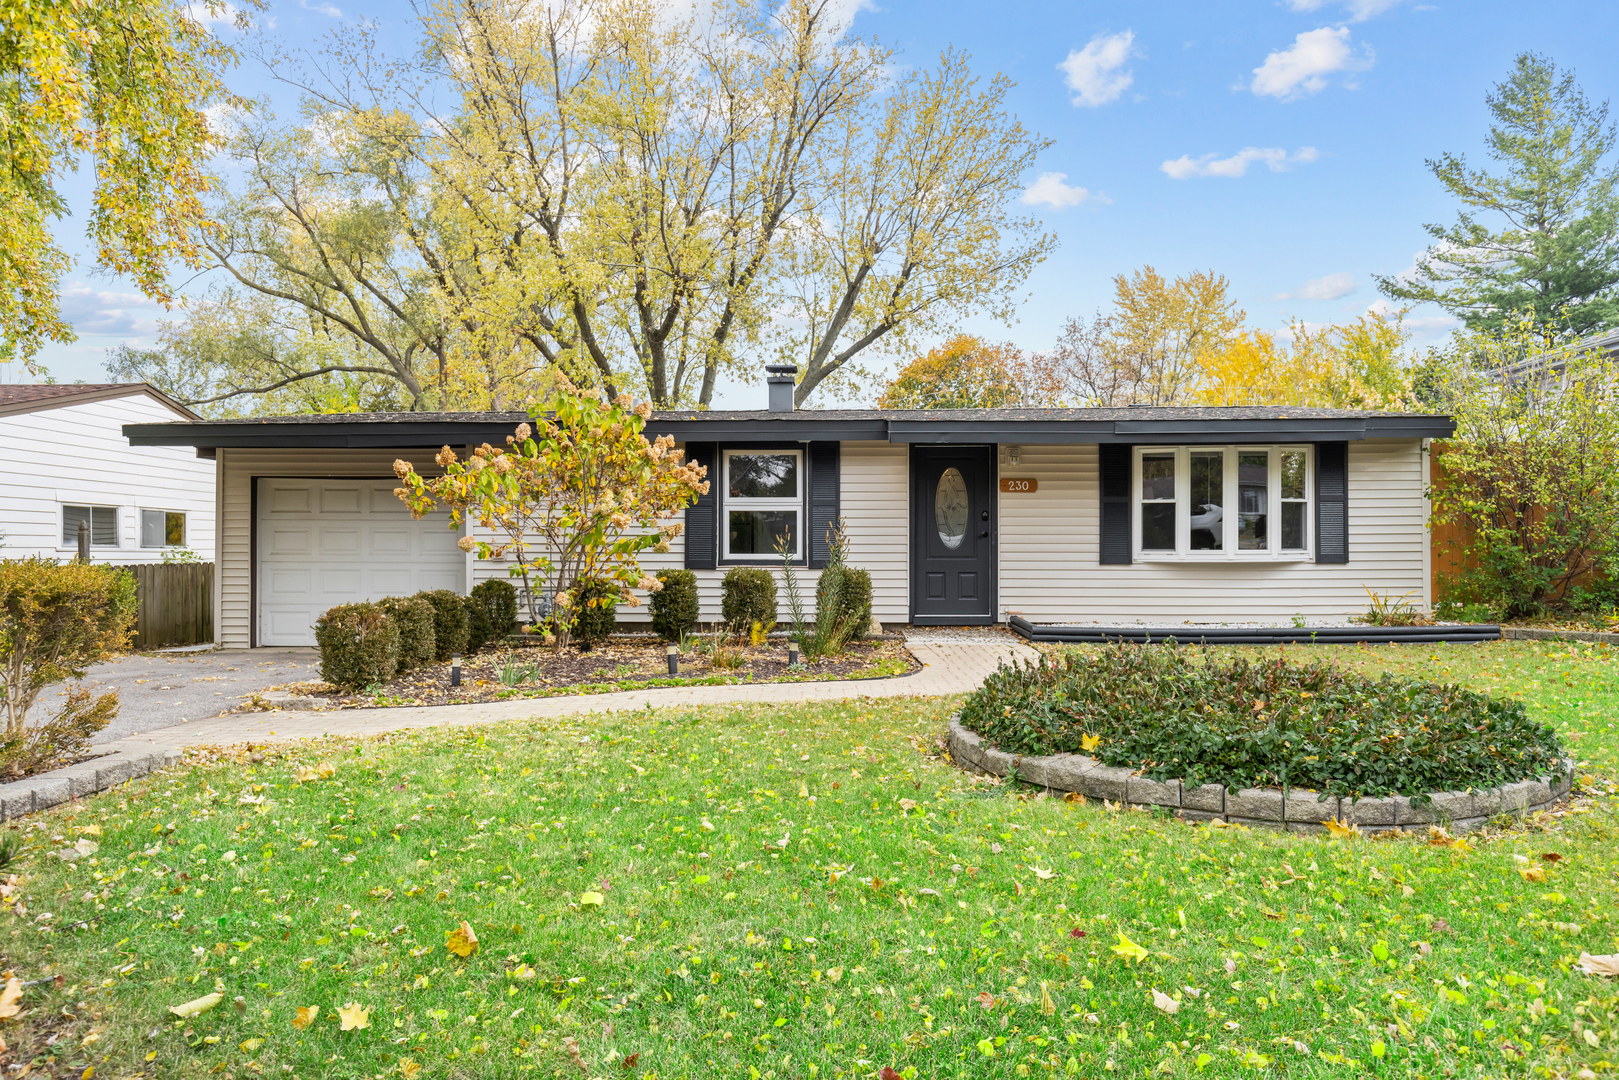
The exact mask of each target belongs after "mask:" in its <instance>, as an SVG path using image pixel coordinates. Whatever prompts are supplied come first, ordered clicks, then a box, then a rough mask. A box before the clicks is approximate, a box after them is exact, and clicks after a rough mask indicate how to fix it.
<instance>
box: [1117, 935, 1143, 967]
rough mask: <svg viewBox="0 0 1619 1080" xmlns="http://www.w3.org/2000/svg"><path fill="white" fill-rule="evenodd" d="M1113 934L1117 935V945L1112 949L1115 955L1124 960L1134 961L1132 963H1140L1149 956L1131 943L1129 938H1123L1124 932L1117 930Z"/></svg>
mask: <svg viewBox="0 0 1619 1080" xmlns="http://www.w3.org/2000/svg"><path fill="white" fill-rule="evenodd" d="M1114 932H1115V933H1117V934H1118V935H1119V943H1118V944H1117V945H1114V946H1113V947H1112V948H1113V952H1114V953H1115V954H1116V955H1118V956H1120V957H1122V958H1123V959H1125V960H1134V961H1136V963H1140V962H1141V961H1143V960H1145V959H1146V958H1147V957H1148V956H1149V955H1151V954H1149V953H1148V952H1147V950H1146V949H1143V948H1142V947H1141V946H1140V945H1137V944H1136V943H1135V942H1133V941H1131V940H1130V939H1129V938H1127V937H1125V936H1124V931H1122V930H1117V931H1114Z"/></svg>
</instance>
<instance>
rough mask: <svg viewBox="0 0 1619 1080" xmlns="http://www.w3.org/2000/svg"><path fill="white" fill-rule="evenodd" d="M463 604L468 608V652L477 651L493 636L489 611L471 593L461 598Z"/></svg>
mask: <svg viewBox="0 0 1619 1080" xmlns="http://www.w3.org/2000/svg"><path fill="white" fill-rule="evenodd" d="M461 606H462V607H464V608H466V609H467V652H469V653H475V652H477V651H478V650H479V649H481V648H483V647H484V646H485V645H487V644H489V639H490V637H491V636H493V631H492V629H491V628H490V626H489V613H488V612H486V611H484V609H483V607H482V606H481V605H480V604H479V603H478V601H476V600H474V599H473V598H472V596H471V594H470V593H469V594H468V595H466V596H463V597H462V598H461Z"/></svg>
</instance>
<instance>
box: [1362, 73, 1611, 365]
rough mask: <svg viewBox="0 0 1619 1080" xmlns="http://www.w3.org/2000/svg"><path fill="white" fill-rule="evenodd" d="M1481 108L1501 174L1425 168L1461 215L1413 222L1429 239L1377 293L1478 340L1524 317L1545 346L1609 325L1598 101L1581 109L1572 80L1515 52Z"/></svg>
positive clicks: (1461, 167) (1435, 165) (1604, 126)
mask: <svg viewBox="0 0 1619 1080" xmlns="http://www.w3.org/2000/svg"><path fill="white" fill-rule="evenodd" d="M1485 101H1486V102H1487V104H1488V105H1489V108H1490V114H1491V117H1492V119H1493V122H1492V123H1491V125H1490V134H1489V138H1488V139H1487V140H1486V147H1487V152H1488V154H1489V156H1490V157H1491V158H1493V159H1494V160H1495V161H1497V162H1500V163H1502V165H1503V166H1504V171H1503V172H1501V173H1500V174H1492V173H1490V172H1486V171H1484V170H1479V169H1471V168H1469V167H1468V164H1467V160H1466V158H1465V156H1463V155H1460V154H1444V155H1442V156H1441V157H1440V158H1439V159H1438V160H1437V161H1429V162H1427V165H1428V168H1429V170H1430V171H1431V172H1432V173H1433V174H1434V176H1435V177H1437V178H1438V179H1439V182H1440V183H1441V184H1443V185H1444V187H1445V190H1446V191H1448V192H1449V193H1450V194H1451V195H1453V196H1455V197H1456V199H1458V200H1459V201H1460V202H1461V204H1462V210H1461V212H1460V213H1459V214H1458V215H1457V217H1456V223H1455V224H1454V225H1450V226H1444V225H1427V226H1425V227H1426V228H1427V230H1428V233H1429V235H1431V236H1432V237H1433V238H1434V240H1435V243H1434V244H1432V245H1431V246H1430V247H1429V248H1428V250H1427V251H1426V252H1424V253H1423V254H1422V255H1420V256H1418V258H1417V267H1416V273H1415V274H1414V275H1412V276H1411V277H1409V278H1407V277H1404V276H1396V277H1379V278H1378V287H1379V288H1380V289H1381V290H1382V291H1383V293H1384V294H1385V295H1386V296H1388V297H1390V298H1392V299H1396V300H1405V301H1416V302H1419V303H1434V304H1438V305H1440V306H1441V307H1443V308H1445V309H1446V310H1447V311H1450V312H1451V313H1452V314H1454V315H1456V316H1457V317H1459V318H1460V319H1461V320H1462V322H1463V323H1464V324H1465V325H1466V326H1467V327H1468V329H1470V330H1480V331H1484V332H1487V333H1489V332H1498V331H1500V330H1502V329H1503V328H1504V327H1505V326H1507V325H1508V324H1510V323H1515V322H1516V321H1517V320H1518V319H1520V318H1522V317H1523V316H1524V315H1526V314H1527V313H1528V312H1530V311H1531V310H1532V311H1533V313H1534V315H1533V319H1534V324H1535V326H1536V328H1537V330H1539V332H1540V333H1541V335H1542V336H1543V337H1544V338H1545V340H1546V341H1547V343H1548V344H1550V343H1552V342H1553V341H1556V340H1558V339H1566V338H1569V337H1583V336H1586V335H1588V334H1592V333H1595V332H1598V331H1601V330H1604V329H1606V328H1608V327H1612V326H1619V232H1616V228H1615V226H1616V223H1619V190H1616V182H1619V162H1615V161H1614V160H1612V157H1611V151H1612V150H1613V149H1614V147H1615V145H1616V143H1619V139H1616V137H1615V129H1614V126H1613V125H1612V124H1610V123H1609V122H1608V106H1607V103H1606V102H1604V103H1603V104H1602V105H1600V106H1596V107H1593V106H1592V105H1591V104H1590V103H1589V102H1588V101H1587V100H1586V97H1585V94H1584V93H1583V92H1582V91H1581V90H1580V88H1579V86H1578V84H1576V83H1575V81H1574V74H1573V72H1561V73H1560V72H1559V71H1558V70H1557V65H1556V64H1554V63H1553V62H1552V61H1551V60H1550V59H1549V58H1547V57H1545V56H1541V55H1539V54H1537V53H1523V54H1522V55H1520V56H1519V57H1518V59H1517V63H1516V64H1515V66H1514V68H1513V71H1512V76H1511V77H1510V78H1509V79H1507V80H1506V81H1505V82H1503V83H1500V84H1498V85H1497V86H1496V88H1495V92H1494V93H1493V94H1490V95H1489V96H1488V97H1486V98H1485ZM1496 230H1498V231H1496Z"/></svg>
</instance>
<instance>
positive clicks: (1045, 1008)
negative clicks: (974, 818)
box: [1040, 982, 1057, 1016]
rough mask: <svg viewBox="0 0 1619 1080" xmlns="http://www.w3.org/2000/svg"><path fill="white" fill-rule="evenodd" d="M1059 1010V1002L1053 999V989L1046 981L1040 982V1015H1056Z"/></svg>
mask: <svg viewBox="0 0 1619 1080" xmlns="http://www.w3.org/2000/svg"><path fill="white" fill-rule="evenodd" d="M1056 1012H1057V1003H1056V1002H1055V1001H1053V1000H1051V990H1050V989H1049V988H1048V987H1047V986H1046V984H1045V983H1044V982H1041V983H1040V1015H1041V1016H1054V1015H1056Z"/></svg>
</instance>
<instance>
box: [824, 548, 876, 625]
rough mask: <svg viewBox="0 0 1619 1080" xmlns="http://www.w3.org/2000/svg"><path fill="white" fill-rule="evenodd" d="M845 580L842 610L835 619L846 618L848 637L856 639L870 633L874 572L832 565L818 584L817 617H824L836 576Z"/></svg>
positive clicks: (839, 609)
mask: <svg viewBox="0 0 1619 1080" xmlns="http://www.w3.org/2000/svg"><path fill="white" fill-rule="evenodd" d="M833 578H838V579H840V580H841V581H842V584H843V588H842V590H841V592H840V593H839V595H838V611H837V614H836V615H835V616H834V618H838V619H841V620H843V624H844V625H845V626H847V627H848V628H849V631H848V634H847V635H846V637H845V640H848V641H854V640H857V639H859V638H863V637H865V636H866V628H867V627H868V626H870V625H871V573H870V571H867V570H861V569H860V568H859V567H855V566H829V567H827V568H826V569H825V570H822V571H821V577H820V580H819V581H817V582H816V583H815V618H816V619H817V620H819V619H821V618H823V617H824V616H823V615H822V611H823V609H824V608H825V607H826V604H827V593H828V591H829V590H830V589H831V587H832V579H833Z"/></svg>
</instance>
